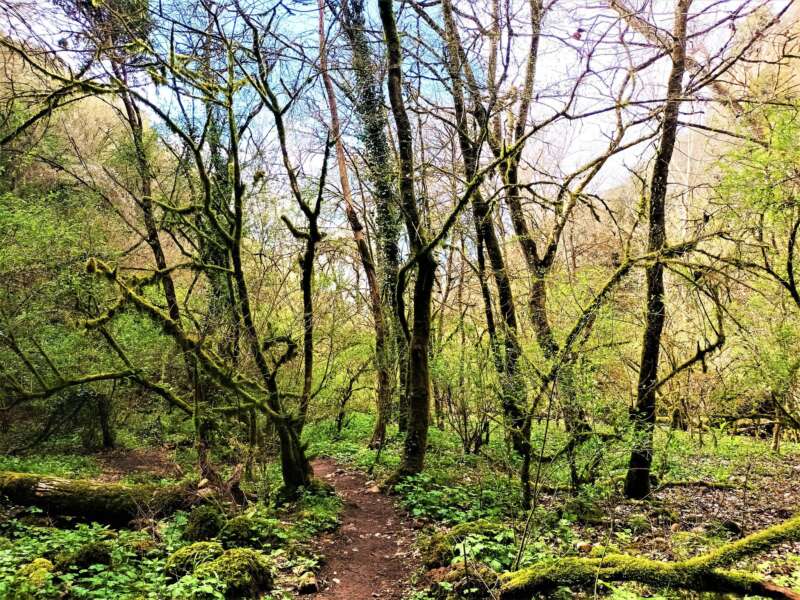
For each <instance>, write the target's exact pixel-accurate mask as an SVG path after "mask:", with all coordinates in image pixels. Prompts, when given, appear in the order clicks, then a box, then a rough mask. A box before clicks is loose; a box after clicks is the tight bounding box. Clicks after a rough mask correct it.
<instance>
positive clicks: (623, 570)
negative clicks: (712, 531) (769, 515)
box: [501, 517, 800, 599]
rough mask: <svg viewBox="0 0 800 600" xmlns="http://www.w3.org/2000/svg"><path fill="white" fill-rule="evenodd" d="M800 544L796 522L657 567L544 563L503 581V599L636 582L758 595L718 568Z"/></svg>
mask: <svg viewBox="0 0 800 600" xmlns="http://www.w3.org/2000/svg"><path fill="white" fill-rule="evenodd" d="M797 539H800V517H794V518H792V519H789V520H787V521H785V522H783V523H781V524H779V525H775V526H773V527H769V528H767V529H764V530H763V531H759V532H757V533H754V534H752V535H749V536H747V537H746V538H744V539H741V540H738V541H735V542H731V543H728V544H725V545H723V546H721V547H719V548H717V549H715V550H712V551H710V552H707V553H705V554H701V555H700V556H696V557H694V558H690V559H687V560H682V561H677V562H661V561H657V560H650V559H647V558H639V557H634V556H628V555H624V554H610V555H608V556H606V557H603V558H564V559H560V560H556V561H551V562H542V563H539V564H536V565H533V566H531V567H528V568H526V569H522V570H520V571H516V572H513V573H504V574H503V575H502V576H501V581H502V596H503V598H507V599H511V598H526V599H527V598H530V597H531V594H533V593H535V592H537V591H542V590H548V589H553V588H555V587H560V586H568V587H572V586H576V587H577V586H583V587H586V586H590V585H593V584H594V582H596V581H598V580H602V581H638V582H639V583H644V584H647V585H652V586H655V587H663V588H681V589H690V590H696V591H716V592H734V593H738V594H739V595H761V594H759V592H762V591H763V590H764V588H763V581H762V579H761V578H759V577H757V576H755V575H751V574H748V573H742V572H738V571H723V570H721V567H726V566H728V565H732V564H734V563H736V562H738V561H739V560H741V559H743V558H746V557H749V556H753V555H756V554H758V553H760V552H763V551H764V550H768V549H770V548H773V547H775V546H776V545H777V544H780V543H782V542H785V541H789V540H797Z"/></svg>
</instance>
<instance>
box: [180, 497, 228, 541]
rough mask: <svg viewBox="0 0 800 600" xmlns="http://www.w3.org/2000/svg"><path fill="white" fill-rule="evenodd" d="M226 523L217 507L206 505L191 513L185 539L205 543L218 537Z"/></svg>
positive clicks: (184, 534) (196, 508)
mask: <svg viewBox="0 0 800 600" xmlns="http://www.w3.org/2000/svg"><path fill="white" fill-rule="evenodd" d="M223 525H224V521H223V518H222V513H221V512H220V511H219V509H218V508H216V507H215V506H211V505H209V504H204V505H202V506H197V507H195V508H194V509H193V510H192V512H191V513H189V519H188V520H187V522H186V529H185V530H184V532H183V537H184V538H185V539H187V540H189V541H191V542H203V541H206V540H210V539H211V538H214V537H216V536H217V535H218V534H219V532H220V530H221V529H222V526H223Z"/></svg>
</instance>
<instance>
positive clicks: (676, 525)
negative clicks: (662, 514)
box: [669, 523, 681, 533]
mask: <svg viewBox="0 0 800 600" xmlns="http://www.w3.org/2000/svg"><path fill="white" fill-rule="evenodd" d="M669 530H670V531H671V532H672V533H675V532H676V531H680V530H681V524H680V523H673V524H672V525H670V526H669Z"/></svg>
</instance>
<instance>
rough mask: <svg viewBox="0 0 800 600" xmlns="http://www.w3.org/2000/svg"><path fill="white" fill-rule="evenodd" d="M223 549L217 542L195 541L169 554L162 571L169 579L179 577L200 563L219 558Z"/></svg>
mask: <svg viewBox="0 0 800 600" xmlns="http://www.w3.org/2000/svg"><path fill="white" fill-rule="evenodd" d="M224 551H225V550H224V549H223V547H222V544H220V543H219V542H195V543H193V544H190V545H188V546H184V547H183V548H180V549H178V550H176V551H175V552H173V553H172V554H170V555H169V557H167V560H166V562H165V563H164V572H165V573H166V574H167V577H170V578H171V579H175V580H177V579H180V578H181V577H183V576H184V575H187V574H189V573H191V572H192V571H194V570H195V568H197V567H198V566H200V565H201V564H203V563H205V562H209V561H212V560H214V559H215V558H219V557H220V556H222V553H223V552H224Z"/></svg>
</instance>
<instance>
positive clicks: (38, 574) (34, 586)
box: [7, 558, 59, 600]
mask: <svg viewBox="0 0 800 600" xmlns="http://www.w3.org/2000/svg"><path fill="white" fill-rule="evenodd" d="M53 571H55V566H54V565H53V563H52V562H50V561H49V560H47V559H46V558H35V559H34V560H32V561H31V562H29V563H28V564H25V565H22V566H21V567H20V568H19V569H17V572H16V573H15V574H14V580H13V581H12V582H11V584H10V585H9V586H8V588H7V593H8V596H7V598H8V600H34V598H37V599H41V598H57V597H58V595H59V594H58V590H57V589H56V588H55V586H54V585H53V583H52V580H53Z"/></svg>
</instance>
